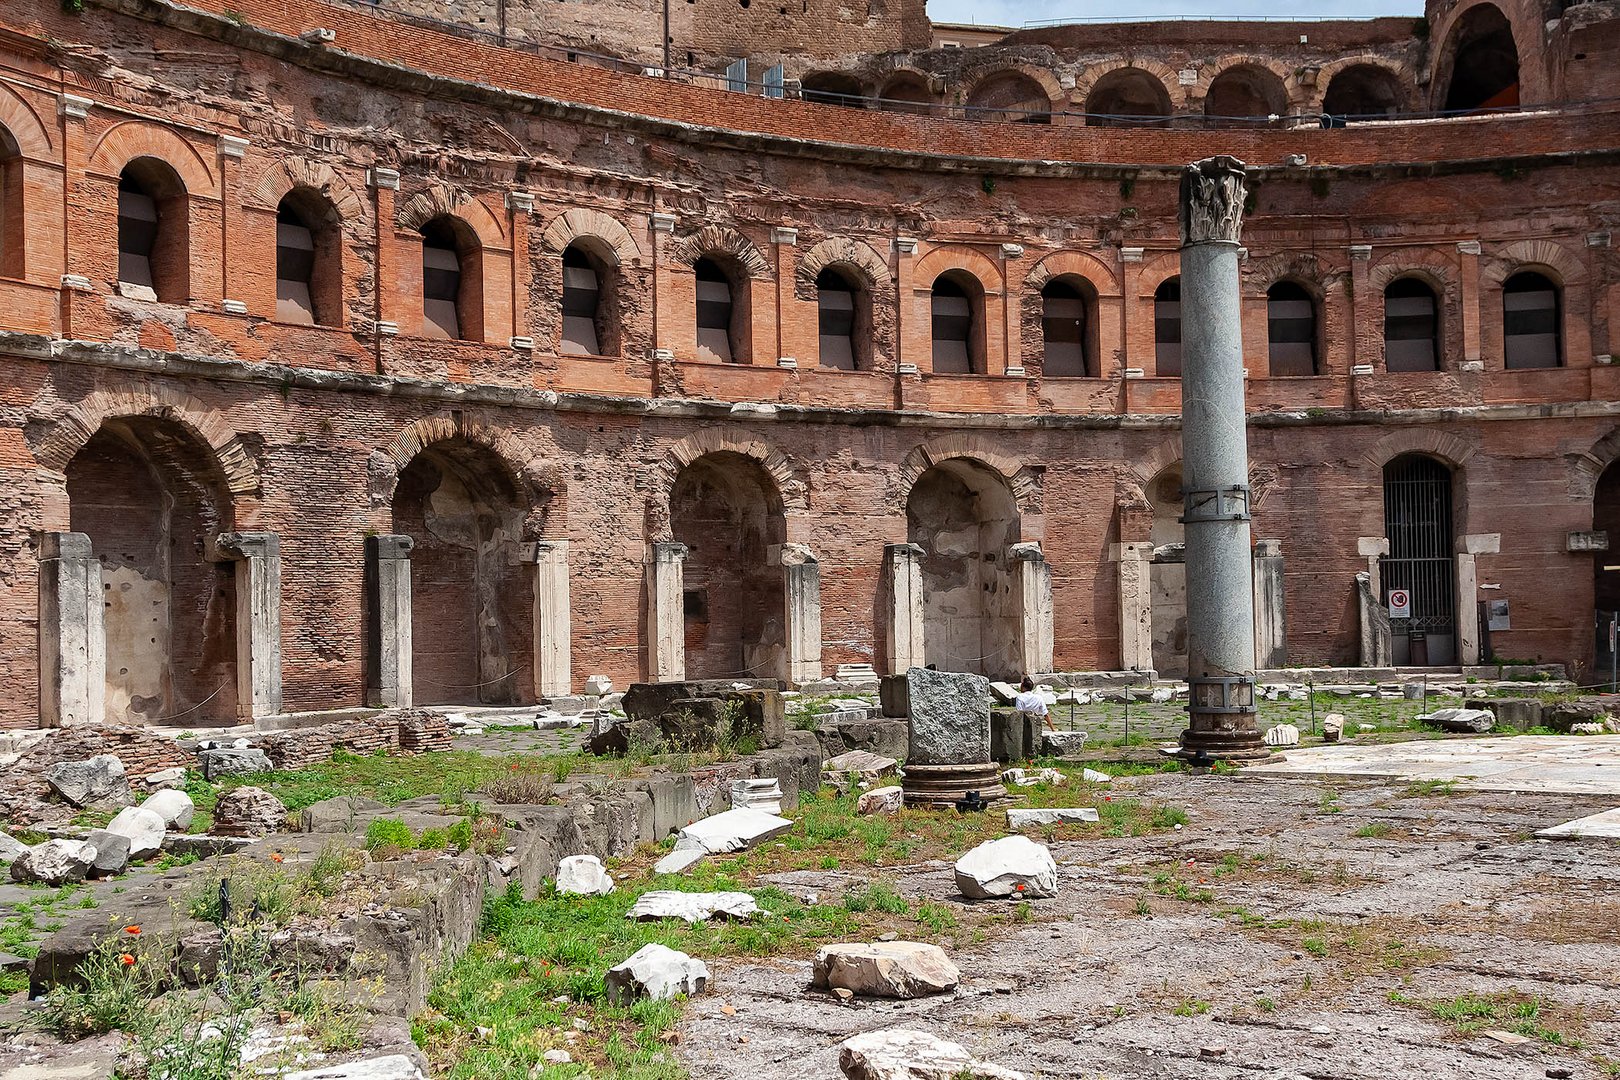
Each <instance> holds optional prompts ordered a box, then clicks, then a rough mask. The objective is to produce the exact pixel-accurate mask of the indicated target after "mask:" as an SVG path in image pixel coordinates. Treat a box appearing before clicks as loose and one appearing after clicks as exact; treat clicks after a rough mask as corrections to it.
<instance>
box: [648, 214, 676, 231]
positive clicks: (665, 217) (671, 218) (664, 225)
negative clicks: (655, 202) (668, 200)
mask: <svg viewBox="0 0 1620 1080" xmlns="http://www.w3.org/2000/svg"><path fill="white" fill-rule="evenodd" d="M651 220H652V231H653V232H663V233H672V232H674V231H675V215H674V214H654V215H652V218H651Z"/></svg>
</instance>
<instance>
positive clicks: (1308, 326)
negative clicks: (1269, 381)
mask: <svg viewBox="0 0 1620 1080" xmlns="http://www.w3.org/2000/svg"><path fill="white" fill-rule="evenodd" d="M1316 323H1317V319H1316V299H1315V298H1314V297H1313V296H1311V294H1310V293H1309V292H1307V291H1306V290H1305V287H1304V286H1303V285H1301V284H1299V282H1297V281H1287V280H1284V281H1279V282H1277V283H1276V284H1274V285H1272V286H1271V288H1269V289H1267V290H1266V339H1267V355H1268V357H1269V360H1270V364H1271V374H1272V376H1273V377H1279V376H1282V377H1289V376H1300V375H1315V374H1316V373H1317V372H1316V358H1317V340H1316V339H1317V327H1316Z"/></svg>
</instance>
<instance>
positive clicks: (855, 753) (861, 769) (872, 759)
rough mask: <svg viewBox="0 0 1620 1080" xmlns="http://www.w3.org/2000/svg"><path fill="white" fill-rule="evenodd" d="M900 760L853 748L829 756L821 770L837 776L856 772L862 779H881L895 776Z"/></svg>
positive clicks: (822, 764)
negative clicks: (834, 755) (846, 751)
mask: <svg viewBox="0 0 1620 1080" xmlns="http://www.w3.org/2000/svg"><path fill="white" fill-rule="evenodd" d="M899 767H900V762H899V761H898V760H897V759H895V758H892V757H884V756H883V755H882V754H873V753H870V752H868V751H866V750H851V751H849V752H848V753H843V754H839V755H838V756H837V757H831V758H828V759H827V760H826V761H824V762H822V763H821V771H822V772H824V773H832V774H833V775H835V776H847V775H849V774H850V773H854V774H855V775H856V776H858V777H860V778H861V779H862V780H867V781H871V780H879V779H882V778H883V777H885V776H893V775H894V772H895V770H896V769H898V768H899Z"/></svg>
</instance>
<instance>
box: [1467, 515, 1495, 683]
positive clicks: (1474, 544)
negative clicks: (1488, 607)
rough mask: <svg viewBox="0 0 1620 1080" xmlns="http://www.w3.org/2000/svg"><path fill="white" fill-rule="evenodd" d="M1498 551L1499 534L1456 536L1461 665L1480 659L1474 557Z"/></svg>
mask: <svg viewBox="0 0 1620 1080" xmlns="http://www.w3.org/2000/svg"><path fill="white" fill-rule="evenodd" d="M1501 550H1502V534H1501V533H1469V534H1468V535H1466V536H1461V537H1459V538H1458V539H1457V662H1458V663H1459V664H1462V665H1463V666H1464V667H1472V666H1474V665H1476V664H1478V663H1480V662H1481V657H1480V638H1479V567H1478V565H1477V564H1476V558H1477V557H1478V556H1480V555H1497V554H1500V553H1501Z"/></svg>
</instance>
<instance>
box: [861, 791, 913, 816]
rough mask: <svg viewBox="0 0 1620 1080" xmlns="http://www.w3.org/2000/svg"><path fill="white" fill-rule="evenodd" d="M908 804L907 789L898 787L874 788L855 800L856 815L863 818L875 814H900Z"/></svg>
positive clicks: (862, 793)
mask: <svg viewBox="0 0 1620 1080" xmlns="http://www.w3.org/2000/svg"><path fill="white" fill-rule="evenodd" d="M905 804H906V793H905V789H904V788H901V787H898V786H890V787H880V788H873V789H872V790H871V791H863V792H861V797H860V798H859V799H856V800H855V813H857V814H859V815H860V816H861V817H869V816H871V815H873V814H898V813H899V812H900V809H901V808H902V807H903V806H905Z"/></svg>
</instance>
